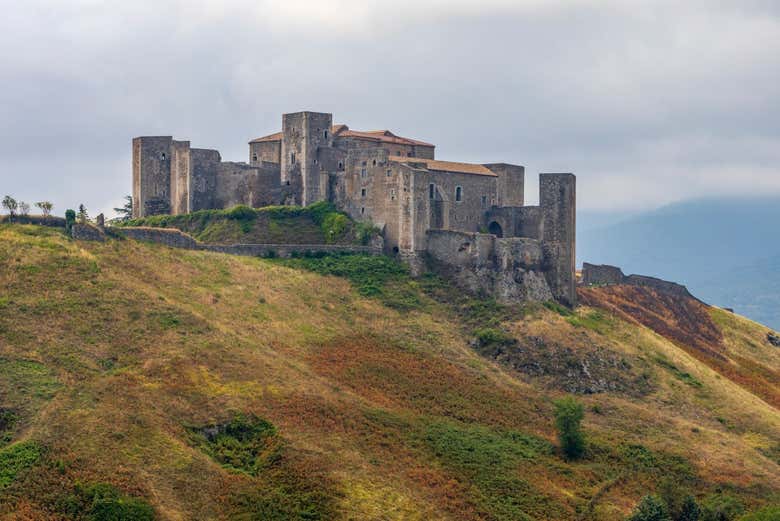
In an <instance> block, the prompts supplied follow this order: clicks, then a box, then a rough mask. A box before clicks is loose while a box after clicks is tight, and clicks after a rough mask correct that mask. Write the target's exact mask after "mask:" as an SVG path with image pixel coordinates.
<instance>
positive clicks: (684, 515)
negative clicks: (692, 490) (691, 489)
mask: <svg viewBox="0 0 780 521" xmlns="http://www.w3.org/2000/svg"><path fill="white" fill-rule="evenodd" d="M699 518H701V508H700V507H699V504H698V503H696V500H695V499H694V498H693V496H691V495H688V496H686V497H685V499H684V500H683V502H682V505H681V506H680V510H679V511H678V512H674V520H675V521H698V520H699Z"/></svg>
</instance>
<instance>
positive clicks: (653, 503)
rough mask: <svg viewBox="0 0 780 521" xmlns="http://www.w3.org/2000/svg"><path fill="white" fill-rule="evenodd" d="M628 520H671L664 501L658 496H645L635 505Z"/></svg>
mask: <svg viewBox="0 0 780 521" xmlns="http://www.w3.org/2000/svg"><path fill="white" fill-rule="evenodd" d="M628 521H672V518H671V517H669V511H668V510H667V509H666V503H664V502H663V500H662V499H661V498H659V497H658V496H645V497H643V498H642V500H641V501H640V502H639V504H638V505H637V506H636V508H635V509H634V511H633V512H632V513H631V516H630V517H629V518H628Z"/></svg>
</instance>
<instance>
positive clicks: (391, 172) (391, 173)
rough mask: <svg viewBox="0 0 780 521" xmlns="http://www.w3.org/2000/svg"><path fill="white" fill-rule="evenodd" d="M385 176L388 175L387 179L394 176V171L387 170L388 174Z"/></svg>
mask: <svg viewBox="0 0 780 521" xmlns="http://www.w3.org/2000/svg"><path fill="white" fill-rule="evenodd" d="M385 175H386V176H387V177H390V176H391V175H393V171H392V170H390V169H388V170H387V172H386V173H385Z"/></svg>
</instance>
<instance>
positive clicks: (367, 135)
mask: <svg viewBox="0 0 780 521" xmlns="http://www.w3.org/2000/svg"><path fill="white" fill-rule="evenodd" d="M330 133H331V134H333V135H334V136H338V137H352V138H356V139H368V140H371V141H376V142H382V143H392V144H395V145H417V146H423V147H432V146H434V145H432V144H430V143H426V142H425V141H418V140H416V139H409V138H406V137H401V136H396V135H395V134H393V133H392V132H390V131H389V130H369V131H365V132H361V131H358V130H350V129H349V127H348V126H346V125H333V126H332V127H330ZM281 140H282V133H281V132H276V133H275V134H269V135H267V136H263V137H259V138H257V139H253V140H252V141H250V143H264V142H266V141H281Z"/></svg>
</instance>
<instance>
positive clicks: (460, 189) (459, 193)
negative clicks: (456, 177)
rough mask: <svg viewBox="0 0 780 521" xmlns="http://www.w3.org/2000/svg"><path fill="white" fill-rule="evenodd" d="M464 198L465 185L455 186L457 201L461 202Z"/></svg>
mask: <svg viewBox="0 0 780 521" xmlns="http://www.w3.org/2000/svg"><path fill="white" fill-rule="evenodd" d="M462 200H463V187H462V186H456V187H455V201H457V202H461V201H462Z"/></svg>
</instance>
